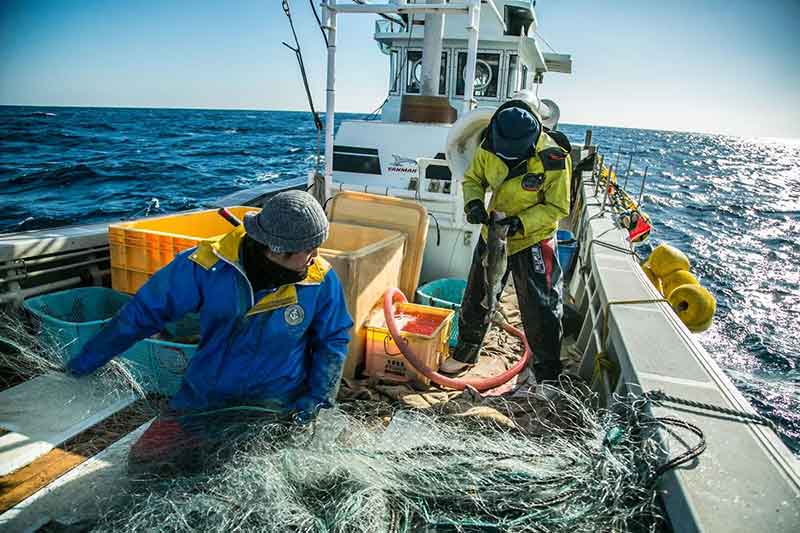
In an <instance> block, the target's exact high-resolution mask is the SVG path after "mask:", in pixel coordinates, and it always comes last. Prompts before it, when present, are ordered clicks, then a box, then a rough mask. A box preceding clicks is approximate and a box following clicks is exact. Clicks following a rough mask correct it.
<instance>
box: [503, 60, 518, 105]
mask: <svg viewBox="0 0 800 533" xmlns="http://www.w3.org/2000/svg"><path fill="white" fill-rule="evenodd" d="M518 65H519V56H517V54H511V55H509V56H508V80H507V82H506V96H508V97H509V98H510V97H511V96H513V95H514V93H515V92H517V91H518V90H519V80H520V78H519V68H518Z"/></svg>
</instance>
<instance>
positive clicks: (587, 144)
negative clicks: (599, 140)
mask: <svg viewBox="0 0 800 533" xmlns="http://www.w3.org/2000/svg"><path fill="white" fill-rule="evenodd" d="M591 145H592V130H586V138H585V139H584V141H583V147H584V148H589V147H590V146H591Z"/></svg>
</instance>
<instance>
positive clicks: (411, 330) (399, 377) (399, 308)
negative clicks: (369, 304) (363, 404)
mask: <svg viewBox="0 0 800 533" xmlns="http://www.w3.org/2000/svg"><path fill="white" fill-rule="evenodd" d="M454 315H455V313H454V311H452V310H450V309H441V308H439V307H429V306H427V305H418V304H410V303H405V304H398V305H396V306H395V317H396V318H397V317H398V316H399V317H400V318H399V319H398V321H399V323H398V325H399V326H400V334H401V335H402V336H403V338H404V339H406V340H407V341H408V345H409V347H410V348H411V350H412V351H413V352H414V353H415V354H416V355H417V357H419V358H420V359H421V360H422V361H423V362H424V363H425V365H427V366H428V368H431V369H433V370H438V369H439V364H440V363H441V362H442V360H443V359H445V358H446V357H447V355H448V340H449V338H450V325H451V322H452V320H453V316H454ZM365 373H366V374H367V375H368V376H372V377H375V378H381V379H385V380H388V381H398V382H408V381H416V382H417V383H420V384H422V385H429V384H430V380H429V379H428V378H426V377H425V376H424V375H422V374H421V373H420V372H418V371H417V370H416V369H415V368H414V367H413V366H412V365H411V363H409V362H408V361H407V360H406V358H405V356H403V354H402V353H401V352H400V349H399V348H398V347H397V345H396V344H395V342H394V339H392V336H391V334H390V333H389V330H388V329H387V327H386V322H385V320H384V316H383V306H382V305H380V306H377V307H376V308H375V309H374V310H373V313H372V315H371V316H370V320H369V321H368V322H367V346H366V370H365Z"/></svg>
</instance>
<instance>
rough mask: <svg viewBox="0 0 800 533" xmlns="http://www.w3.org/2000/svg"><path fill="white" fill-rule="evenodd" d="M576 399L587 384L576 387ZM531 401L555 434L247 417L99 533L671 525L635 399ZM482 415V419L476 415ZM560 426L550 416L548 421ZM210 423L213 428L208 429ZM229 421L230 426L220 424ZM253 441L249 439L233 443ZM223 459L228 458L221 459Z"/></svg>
mask: <svg viewBox="0 0 800 533" xmlns="http://www.w3.org/2000/svg"><path fill="white" fill-rule="evenodd" d="M573 392H574V390H573ZM554 394H555V396H556V398H555V401H554V402H546V401H531V400H523V401H520V402H512V401H509V402H508V405H507V406H506V407H499V408H498V409H497V412H499V413H501V414H500V417H501V418H502V416H503V415H502V412H503V411H504V410H505V411H506V413H507V414H512V412H514V411H519V409H520V408H521V407H524V404H527V407H528V408H529V412H531V413H535V412H539V414H540V415H539V416H537V417H536V418H537V420H539V421H540V423H541V424H544V425H545V426H546V427H547V431H544V432H543V431H541V429H542V427H541V425H539V426H537V429H536V431H529V430H528V429H526V428H524V427H519V426H517V425H514V426H513V427H508V426H507V425H505V424H500V423H498V421H497V418H496V417H490V418H484V417H481V416H463V413H462V414H461V415H450V414H443V413H434V412H425V411H417V410H404V411H395V412H393V413H391V419H390V420H391V421H390V422H388V425H387V422H386V420H387V417H386V416H383V415H385V414H386V413H385V406H383V409H384V412H382V413H379V412H378V411H377V410H376V406H375V405H374V404H362V403H360V402H357V403H350V404H345V405H343V406H342V407H340V408H338V409H334V410H327V411H323V412H322V413H321V415H320V417H319V418H318V420H317V421H316V422H315V423H314V424H313V425H312V426H309V427H305V428H297V427H292V426H287V425H286V424H284V423H282V422H280V421H279V420H278V419H277V418H273V417H272V415H269V414H264V415H263V416H262V417H259V418H260V420H257V421H256V420H254V419H253V416H252V413H249V416H248V417H247V421H241V422H240V421H237V416H236V412H235V410H234V411H228V412H227V413H226V415H227V416H229V423H228V424H227V427H228V429H230V428H234V427H236V426H238V427H236V430H235V431H225V432H224V434H225V435H226V437H225V438H224V443H223V442H220V443H218V444H219V446H218V447H217V450H216V456H215V457H213V458H209V460H208V461H207V463H206V465H205V466H206V469H205V470H203V471H201V472H194V473H192V474H186V475H178V476H174V475H173V476H169V477H158V476H155V477H153V476H145V477H142V478H140V479H138V480H135V481H131V482H130V483H129V486H128V492H126V493H125V494H124V495H120V494H117V495H115V497H114V501H113V503H112V502H109V508H110V512H108V513H106V514H104V516H102V517H101V519H100V520H99V521H98V522H96V523H95V524H94V530H95V531H119V530H127V531H153V530H159V531H195V530H202V531H237V530H240V531H293V532H384V531H386V532H406V531H536V532H540V531H570V532H582V531H587V532H588V531H602V530H606V531H648V530H654V529H655V528H657V527H659V525H660V524H661V519H660V516H659V512H658V507H657V505H656V498H655V491H654V490H653V488H652V484H651V481H652V476H653V474H654V472H656V470H657V468H658V465H660V464H661V463H663V457H664V456H663V450H662V449H661V447H660V446H659V445H657V443H656V442H655V440H654V439H652V438H651V433H650V432H651V430H652V427H653V426H652V421H653V419H651V418H649V417H647V416H646V415H644V414H643V411H642V409H641V407H642V405H641V404H640V403H639V402H638V401H634V400H633V399H622V400H621V401H619V402H618V403H617V404H616V406H615V408H614V409H613V410H610V411H599V412H598V411H596V410H594V409H593V408H592V407H591V406H590V401H589V400H587V399H586V398H584V399H579V398H578V397H577V396H575V395H573V394H571V393H568V392H564V391H563V390H558V389H554ZM467 413H469V411H468V412H467ZM541 421H546V422H541ZM198 423H199V421H198ZM215 427H217V429H219V426H218V424H217V423H216V422H215ZM231 435H239V436H241V438H230V436H231ZM214 459H219V460H214Z"/></svg>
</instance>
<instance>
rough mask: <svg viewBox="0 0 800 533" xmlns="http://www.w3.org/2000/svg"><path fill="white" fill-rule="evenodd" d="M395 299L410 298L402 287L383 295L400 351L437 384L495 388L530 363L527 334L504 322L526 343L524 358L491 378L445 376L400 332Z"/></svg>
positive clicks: (387, 323) (388, 318)
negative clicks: (419, 355) (429, 366)
mask: <svg viewBox="0 0 800 533" xmlns="http://www.w3.org/2000/svg"><path fill="white" fill-rule="evenodd" d="M395 300H400V303H406V302H408V300H407V299H406V295H405V294H403V293H402V291H400V289H395V288H390V289H389V290H387V291H386V294H385V295H384V297H383V316H384V317H385V318H386V326H387V327H388V329H389V332H390V333H391V335H392V339H394V342H395V344H397V347H398V348H400V351H401V352H402V353H403V355H404V356H405V358H406V360H407V361H408V362H409V363H411V365H412V366H413V367H414V368H416V369H417V370H418V371H419V372H421V373H422V374H423V375H424V376H425V377H426V378H428V379H430V380H431V381H433V382H434V383H436V384H437V385H441V386H443V387H448V388H451V389H456V390H464V388H466V387H467V385H469V386H470V387H473V388H475V389H477V390H478V391H480V392H483V391H485V390H489V389H493V388H495V387H499V386H500V385H502V384H503V383H506V382H507V381H509V380H510V379H511V378H513V377H514V376H516V375H517V374H519V373H520V372H521V371H522V369H523V368H525V365H526V364H527V363H528V360H529V359H530V358H531V347H530V346H528V341H527V340H526V339H525V334H524V333H522V332H521V331H520V330H518V329H517V328H515V327H514V326H512V325H510V324H504V325H503V329H504V330H506V331H507V332H509V333H511V334H512V335H514V336H516V337H519V338H520V339H521V340H522V343H523V344H524V345H525V353H524V354H522V358H521V359H520V360H519V361H517V362H516V364H514V366H512V367H511V368H509V369H508V370H506V371H505V372H503V373H502V374H499V375H497V376H492V377H490V378H469V379H454V378H449V377H447V376H443V375H442V374H439V373H438V372H436V371H434V370H432V369H430V368H428V367H427V366H426V365H425V364H424V363H423V362H422V361H421V360H420V359H419V358H418V357H417V355H416V354H415V353H414V352H413V350H411V347H410V346H409V345H408V341H406V339H404V338H403V336H402V335H401V334H400V329H399V328H398V327H397V322H396V321H395V319H394V302H395Z"/></svg>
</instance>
